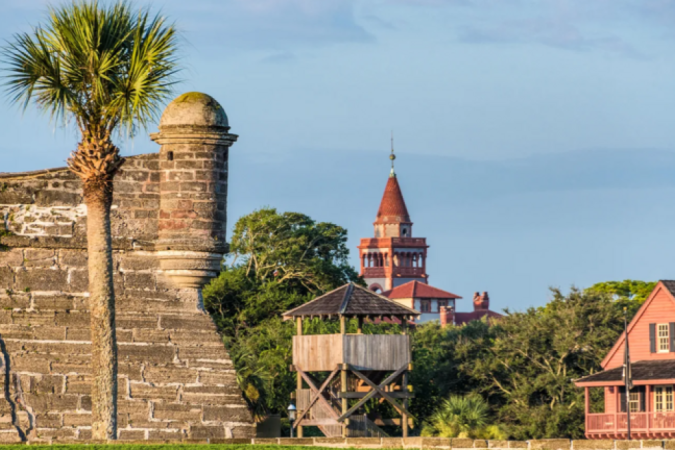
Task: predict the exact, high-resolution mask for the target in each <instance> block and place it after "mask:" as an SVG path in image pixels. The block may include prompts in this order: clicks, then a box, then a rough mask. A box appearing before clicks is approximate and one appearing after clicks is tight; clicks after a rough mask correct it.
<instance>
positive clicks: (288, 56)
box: [260, 51, 297, 64]
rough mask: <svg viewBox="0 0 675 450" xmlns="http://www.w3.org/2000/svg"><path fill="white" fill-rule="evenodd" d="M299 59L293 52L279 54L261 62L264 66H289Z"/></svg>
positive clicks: (267, 57)
mask: <svg viewBox="0 0 675 450" xmlns="http://www.w3.org/2000/svg"><path fill="white" fill-rule="evenodd" d="M296 59H297V56H295V54H294V53H291V52H287V51H286V52H277V53H273V54H271V55H269V56H266V57H264V58H263V59H261V60H260V62H261V63H264V64H288V63H290V62H293V61H295V60H296Z"/></svg>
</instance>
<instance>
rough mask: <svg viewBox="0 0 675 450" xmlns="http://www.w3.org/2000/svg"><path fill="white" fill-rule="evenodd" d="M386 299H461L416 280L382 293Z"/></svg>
mask: <svg viewBox="0 0 675 450" xmlns="http://www.w3.org/2000/svg"><path fill="white" fill-rule="evenodd" d="M382 295H384V296H385V297H387V298H391V299H395V298H462V297H460V296H459V295H456V294H453V293H452V292H447V291H443V290H441V289H438V288H435V287H433V286H429V285H428V284H426V283H420V282H419V281H417V280H413V281H409V282H407V283H405V284H402V285H400V286H396V287H395V288H394V289H392V290H390V291H387V292H384V293H383V294H382Z"/></svg>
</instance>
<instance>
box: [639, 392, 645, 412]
mask: <svg viewBox="0 0 675 450" xmlns="http://www.w3.org/2000/svg"><path fill="white" fill-rule="evenodd" d="M645 397H646V395H645V387H644V386H640V412H645V411H646V409H645Z"/></svg>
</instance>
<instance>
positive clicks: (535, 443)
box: [530, 439, 572, 450]
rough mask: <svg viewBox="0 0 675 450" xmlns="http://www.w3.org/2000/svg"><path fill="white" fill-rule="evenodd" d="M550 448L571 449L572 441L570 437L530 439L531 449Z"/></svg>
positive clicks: (556, 449)
mask: <svg viewBox="0 0 675 450" xmlns="http://www.w3.org/2000/svg"><path fill="white" fill-rule="evenodd" d="M538 448H543V449H548V450H570V449H571V448H572V447H571V441H570V440H569V439H534V440H531V441H530V449H531V450H534V449H538Z"/></svg>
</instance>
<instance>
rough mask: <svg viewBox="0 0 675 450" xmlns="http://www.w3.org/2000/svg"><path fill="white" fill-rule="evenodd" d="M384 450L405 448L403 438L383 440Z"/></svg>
mask: <svg viewBox="0 0 675 450" xmlns="http://www.w3.org/2000/svg"><path fill="white" fill-rule="evenodd" d="M317 445H319V443H318V442H317ZM382 448H403V438H382Z"/></svg>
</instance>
